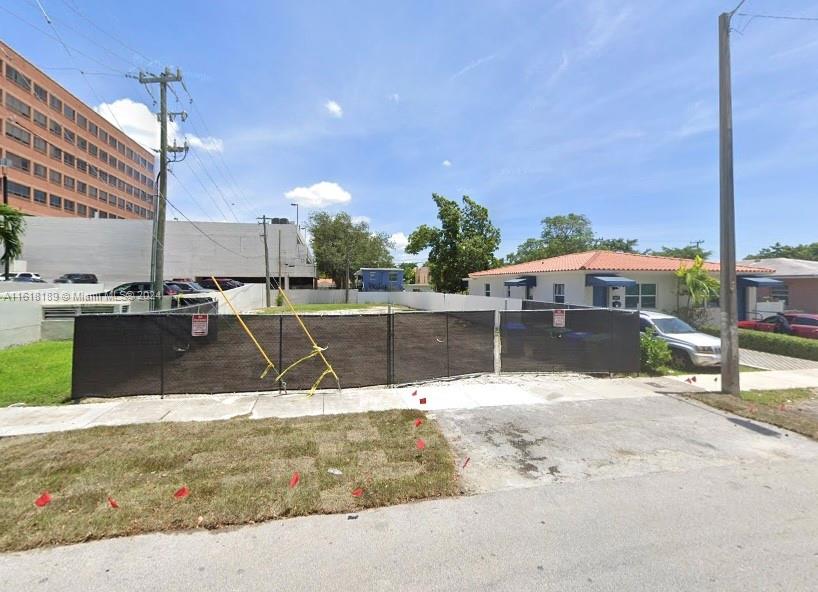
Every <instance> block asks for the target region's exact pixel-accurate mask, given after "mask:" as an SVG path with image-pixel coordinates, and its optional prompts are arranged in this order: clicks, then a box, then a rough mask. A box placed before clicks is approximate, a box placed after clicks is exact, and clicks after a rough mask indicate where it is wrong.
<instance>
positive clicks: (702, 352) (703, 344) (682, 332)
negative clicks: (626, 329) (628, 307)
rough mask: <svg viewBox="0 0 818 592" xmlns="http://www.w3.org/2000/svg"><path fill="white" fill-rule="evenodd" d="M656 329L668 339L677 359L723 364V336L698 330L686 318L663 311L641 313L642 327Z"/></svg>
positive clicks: (694, 363)
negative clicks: (684, 319)
mask: <svg viewBox="0 0 818 592" xmlns="http://www.w3.org/2000/svg"><path fill="white" fill-rule="evenodd" d="M648 329H653V330H654V331H655V332H656V336H657V337H658V338H659V339H661V340H663V341H665V342H667V344H668V345H669V346H670V350H671V352H672V353H673V361H674V362H676V363H677V364H678V365H680V366H682V367H685V366H691V365H692V366H719V365H721V339H719V338H718V337H713V336H712V335H708V334H707V333H701V332H699V331H696V329H694V328H693V327H691V326H690V325H688V324H687V323H685V322H684V321H683V320H681V319H678V318H676V317H674V316H671V315H668V314H663V313H660V312H648V311H640V312H639V330H640V331H643V332H644V331H647V330H648Z"/></svg>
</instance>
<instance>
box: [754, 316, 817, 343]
mask: <svg viewBox="0 0 818 592" xmlns="http://www.w3.org/2000/svg"><path fill="white" fill-rule="evenodd" d="M738 326H739V329H752V330H753V331H767V332H770V333H784V334H786V335H796V336H798V337H806V338H807V339H818V314H806V313H792V312H785V313H783V314H782V313H779V314H775V315H772V316H769V317H766V318H764V319H762V320H760V321H739V323H738Z"/></svg>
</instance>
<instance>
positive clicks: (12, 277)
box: [0, 271, 42, 282]
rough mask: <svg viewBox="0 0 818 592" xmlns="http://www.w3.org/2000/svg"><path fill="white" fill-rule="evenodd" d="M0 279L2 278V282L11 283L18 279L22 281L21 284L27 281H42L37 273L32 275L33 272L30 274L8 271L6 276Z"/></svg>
mask: <svg viewBox="0 0 818 592" xmlns="http://www.w3.org/2000/svg"><path fill="white" fill-rule="evenodd" d="M0 277H2V278H3V280H5V281H9V282H13V281H15V280H18V279H20V281H23V282H25V281H28V280H36V281H40V280H42V278H41V277H40V274H39V273H34V272H31V271H10V272H9V274H8V276H6V275H5V274H3V275H2V276H0Z"/></svg>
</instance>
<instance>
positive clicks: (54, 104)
mask: <svg viewBox="0 0 818 592" xmlns="http://www.w3.org/2000/svg"><path fill="white" fill-rule="evenodd" d="M48 106H49V107H51V108H52V109H54V111H59V112H60V113H62V101H61V100H59V99H58V98H57V97H55V96H54V95H51V96H50V97H48Z"/></svg>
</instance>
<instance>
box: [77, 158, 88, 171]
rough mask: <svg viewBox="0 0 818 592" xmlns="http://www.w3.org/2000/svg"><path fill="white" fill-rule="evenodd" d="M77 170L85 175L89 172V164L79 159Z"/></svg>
mask: <svg viewBox="0 0 818 592" xmlns="http://www.w3.org/2000/svg"><path fill="white" fill-rule="evenodd" d="M77 170H78V171H81V172H83V173H87V172H88V163H87V162H85V161H84V160H83V159H81V158H78V159H77Z"/></svg>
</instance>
